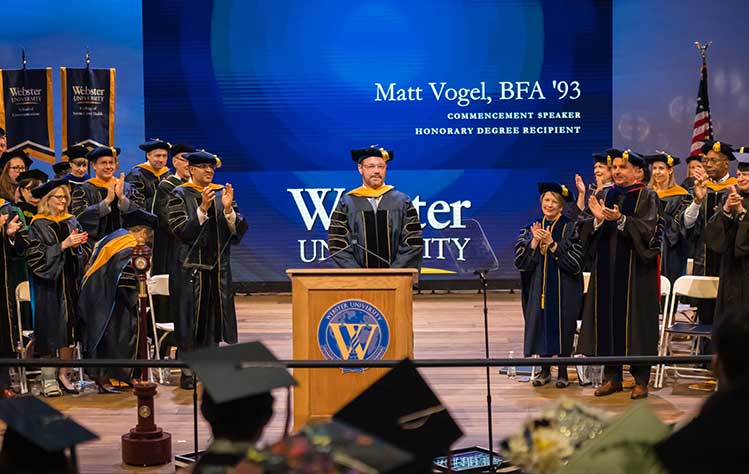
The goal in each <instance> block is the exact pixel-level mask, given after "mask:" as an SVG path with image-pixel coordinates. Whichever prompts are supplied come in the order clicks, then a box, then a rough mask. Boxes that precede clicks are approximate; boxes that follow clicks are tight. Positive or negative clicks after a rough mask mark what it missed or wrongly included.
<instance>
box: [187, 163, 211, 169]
mask: <svg viewBox="0 0 749 474" xmlns="http://www.w3.org/2000/svg"><path fill="white" fill-rule="evenodd" d="M192 167H193V168H199V169H201V170H207V169H211V170H215V169H216V165H212V164H210V163H201V164H199V165H192Z"/></svg>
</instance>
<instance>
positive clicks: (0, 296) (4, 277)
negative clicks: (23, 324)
mask: <svg viewBox="0 0 749 474" xmlns="http://www.w3.org/2000/svg"><path fill="white" fill-rule="evenodd" d="M0 214H3V215H7V216H8V220H10V219H12V218H13V216H14V215H16V211H15V209H14V208H13V206H12V205H11V204H10V203H8V202H7V201H4V200H3V199H0ZM6 225H7V224H6ZM0 239H1V241H0V266H1V267H2V268H0V356H1V357H7V358H12V357H15V352H16V342H17V341H18V319H17V316H16V303H15V301H16V298H15V289H16V288H15V286H13V282H12V281H11V279H10V276H11V275H10V272H9V270H10V267H11V266H12V261H11V259H12V258H15V257H17V255H18V252H17V250H16V246H14V245H11V243H10V241H9V240H8V238H7V237H6V234H5V229H3V231H2V234H0ZM0 371H1V372H4V373H5V375H6V376H7V373H8V369H7V368H0ZM2 378H5V377H2ZM0 388H4V387H3V386H1V385H0Z"/></svg>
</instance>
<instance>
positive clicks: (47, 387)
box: [42, 379, 62, 397]
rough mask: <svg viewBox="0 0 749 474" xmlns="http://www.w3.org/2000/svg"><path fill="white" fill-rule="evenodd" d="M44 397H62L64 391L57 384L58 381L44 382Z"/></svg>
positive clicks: (48, 380)
mask: <svg viewBox="0 0 749 474" xmlns="http://www.w3.org/2000/svg"><path fill="white" fill-rule="evenodd" d="M42 395H44V396H45V397H61V396H62V390H60V386H59V385H58V384H57V379H47V380H42Z"/></svg>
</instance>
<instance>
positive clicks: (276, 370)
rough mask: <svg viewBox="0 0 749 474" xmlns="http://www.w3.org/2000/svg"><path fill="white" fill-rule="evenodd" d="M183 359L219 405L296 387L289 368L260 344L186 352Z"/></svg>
mask: <svg viewBox="0 0 749 474" xmlns="http://www.w3.org/2000/svg"><path fill="white" fill-rule="evenodd" d="M180 357H181V358H182V360H183V361H185V363H187V364H188V365H189V366H190V367H192V368H193V369H194V370H195V373H196V374H197V376H198V377H199V378H200V379H201V380H202V381H203V385H204V387H205V389H206V390H207V391H208V394H210V396H211V398H212V399H213V400H214V401H215V402H216V403H225V402H230V401H232V400H236V399H238V398H244V397H249V396H251V395H257V394H261V393H265V392H270V391H271V390H273V389H274V388H282V387H290V386H293V385H296V384H297V382H296V380H294V377H292V376H291V374H289V371H288V370H287V369H286V367H285V366H284V365H282V364H281V363H280V362H279V360H278V359H277V358H276V356H274V355H273V353H272V352H271V351H270V350H268V348H267V347H265V346H264V345H263V344H262V343H260V342H248V343H245V344H232V345H230V346H224V347H218V348H210V349H202V350H199V351H194V352H185V353H184V354H181V355H180ZM253 364H254V366H253Z"/></svg>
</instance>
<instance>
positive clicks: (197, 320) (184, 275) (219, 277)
mask: <svg viewBox="0 0 749 474" xmlns="http://www.w3.org/2000/svg"><path fill="white" fill-rule="evenodd" d="M184 157H185V158H186V159H187V161H188V163H189V168H188V169H189V171H190V176H191V178H190V181H189V182H187V183H184V184H182V185H180V186H177V187H176V188H175V189H174V191H172V194H171V198H170V199H169V204H168V211H169V230H170V231H171V233H172V235H174V237H175V240H174V242H173V245H174V246H175V257H176V259H177V264H178V265H179V268H178V269H177V270H176V271H174V272H173V273H171V274H170V275H169V295H170V312H171V314H172V318H173V320H174V333H175V337H176V339H177V347H178V349H179V351H180V352H189V351H192V350H195V349H199V348H203V347H209V346H217V345H218V344H219V343H220V342H226V343H229V344H234V343H236V342H237V315H236V310H235V308H234V291H233V289H232V279H231V265H230V259H231V244H233V243H234V244H236V243H238V242H239V240H240V239H241V238H242V236H244V234H245V232H247V222H246V221H245V219H244V217H242V215H241V214H240V213H239V209H238V208H237V207H236V203H235V202H234V188H233V187H232V185H231V184H229V183H227V184H226V186H220V185H217V184H214V183H213V177H214V175H215V173H216V166H217V165H218V163H219V160H218V157H217V156H216V155H213V154H211V153H208V152H205V151H196V152H192V153H187V154H185V155H184ZM194 383H195V379H194V375H193V374H192V373H191V372H190V371H188V370H183V372H182V378H181V379H180V387H182V388H184V389H191V388H192V387H193V386H194Z"/></svg>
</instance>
